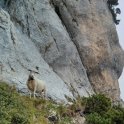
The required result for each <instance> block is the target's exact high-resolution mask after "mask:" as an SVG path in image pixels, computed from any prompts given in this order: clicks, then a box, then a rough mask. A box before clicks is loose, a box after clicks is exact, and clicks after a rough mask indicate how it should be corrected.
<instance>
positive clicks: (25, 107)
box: [0, 82, 71, 124]
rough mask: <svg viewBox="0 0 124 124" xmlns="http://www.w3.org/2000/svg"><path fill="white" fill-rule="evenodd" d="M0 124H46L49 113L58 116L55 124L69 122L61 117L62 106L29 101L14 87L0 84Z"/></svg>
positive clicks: (46, 102) (41, 101)
mask: <svg viewBox="0 0 124 124" xmlns="http://www.w3.org/2000/svg"><path fill="white" fill-rule="evenodd" d="M0 107H1V108H0V124H36V123H38V124H48V119H47V118H48V116H49V115H50V111H55V112H56V113H57V115H59V116H60V118H61V119H60V120H59V119H58V120H57V124H67V123H66V122H70V121H71V120H70V119H69V118H68V117H66V116H65V117H61V116H62V113H64V111H66V110H65V109H66V108H64V107H63V105H57V104H55V103H54V102H53V101H49V100H42V99H33V98H32V99H30V98H29V97H27V96H21V95H20V94H19V93H17V91H16V89H15V87H14V86H9V85H8V84H6V83H4V82H0Z"/></svg>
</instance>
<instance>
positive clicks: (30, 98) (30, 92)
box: [29, 91, 31, 99]
mask: <svg viewBox="0 0 124 124" xmlns="http://www.w3.org/2000/svg"><path fill="white" fill-rule="evenodd" d="M29 92H30V91H29ZM30 99H31V92H30Z"/></svg>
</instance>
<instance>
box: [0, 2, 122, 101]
mask: <svg viewBox="0 0 124 124" xmlns="http://www.w3.org/2000/svg"><path fill="white" fill-rule="evenodd" d="M4 4H5V5H4ZM1 5H2V6H4V10H3V9H1V10H0V36H1V39H0V44H1V45H0V47H1V48H0V61H1V64H3V65H4V67H3V70H2V75H1V78H3V79H4V80H7V81H10V82H14V83H17V85H18V87H19V88H26V85H25V83H24V82H26V80H27V77H28V74H29V72H28V71H27V70H28V69H32V70H36V69H37V67H39V72H40V74H39V75H36V76H38V77H39V78H41V79H43V80H45V81H46V84H47V87H48V90H47V91H48V95H49V96H50V97H52V98H53V99H61V100H65V97H64V96H65V95H66V96H69V97H77V96H78V95H80V96H89V95H91V94H93V93H94V91H95V92H102V93H105V94H107V95H109V96H110V97H111V98H112V99H113V100H119V99H120V90H119V86H118V78H119V77H120V75H121V73H122V68H123V65H124V52H123V50H122V49H121V47H120V45H119V42H118V36H117V32H116V27H115V25H114V22H113V20H112V16H111V13H110V11H109V9H108V6H107V3H106V1H103V0H25V1H24V0H9V1H8V3H5V1H3V2H1ZM2 6H1V7H2ZM20 82H22V83H20ZM93 90H94V91H93Z"/></svg>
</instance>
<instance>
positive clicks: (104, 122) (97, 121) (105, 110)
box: [85, 94, 124, 124]
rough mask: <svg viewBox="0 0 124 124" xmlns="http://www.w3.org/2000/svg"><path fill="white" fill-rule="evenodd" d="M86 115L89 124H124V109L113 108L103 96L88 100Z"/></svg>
mask: <svg viewBox="0 0 124 124" xmlns="http://www.w3.org/2000/svg"><path fill="white" fill-rule="evenodd" d="M86 101H87V102H86V106H85V114H86V118H87V122H88V124H124V108H122V107H121V106H112V103H111V101H110V99H109V98H107V97H105V96H104V95H102V94H97V95H93V96H92V97H89V98H87V99H86Z"/></svg>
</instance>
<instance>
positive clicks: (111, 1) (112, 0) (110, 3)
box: [107, 0, 121, 25]
mask: <svg viewBox="0 0 124 124" xmlns="http://www.w3.org/2000/svg"><path fill="white" fill-rule="evenodd" d="M107 3H108V8H109V10H110V11H111V14H112V17H113V21H114V22H115V24H116V25H118V24H119V23H120V20H119V19H117V14H121V10H120V9H119V8H116V9H115V6H117V5H119V3H118V0H108V1H107Z"/></svg>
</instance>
